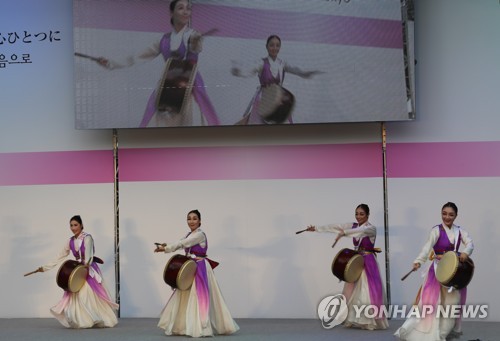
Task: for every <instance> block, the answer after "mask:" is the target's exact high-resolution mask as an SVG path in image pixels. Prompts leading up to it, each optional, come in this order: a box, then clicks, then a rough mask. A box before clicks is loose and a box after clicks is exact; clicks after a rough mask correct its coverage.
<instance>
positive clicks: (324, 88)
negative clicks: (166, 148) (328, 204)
mask: <svg viewBox="0 0 500 341" xmlns="http://www.w3.org/2000/svg"><path fill="white" fill-rule="evenodd" d="M405 4H406V2H404V3H402V2H401V0H376V1H374V0H272V1H271V0H191V1H188V0H180V1H174V2H173V3H172V2H170V1H165V0H74V2H73V12H74V49H75V51H74V52H75V57H74V58H75V100H76V127H77V128H78V129H100V128H149V127H177V126H216V125H224V126H231V125H260V124H311V123H314V124H318V123H336V122H373V121H403V120H411V119H413V118H414V117H415V110H414V92H413V77H412V70H411V69H412V67H413V63H412V62H408V60H413V58H412V57H411V52H412V51H413V46H412V45H413V39H412V37H411V32H412V30H411V28H412V25H411V24H409V21H408V20H407V19H408V17H407V14H408V11H407V8H406V7H405ZM410 19H411V18H410ZM410 21H411V20H410Z"/></svg>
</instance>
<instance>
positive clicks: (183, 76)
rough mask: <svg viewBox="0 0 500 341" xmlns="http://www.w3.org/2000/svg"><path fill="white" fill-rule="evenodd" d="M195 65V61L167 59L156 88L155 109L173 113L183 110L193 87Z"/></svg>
mask: <svg viewBox="0 0 500 341" xmlns="http://www.w3.org/2000/svg"><path fill="white" fill-rule="evenodd" d="M196 66H197V64H196V63H194V62H190V61H187V60H182V59H175V58H169V59H167V62H166V65H165V69H164V71H163V77H162V79H161V80H160V83H159V84H158V88H157V90H156V110H158V111H159V112H170V113H174V114H180V113H182V112H184V107H185V105H186V103H187V102H188V101H189V97H190V96H191V91H192V89H193V82H194V77H195V75H196Z"/></svg>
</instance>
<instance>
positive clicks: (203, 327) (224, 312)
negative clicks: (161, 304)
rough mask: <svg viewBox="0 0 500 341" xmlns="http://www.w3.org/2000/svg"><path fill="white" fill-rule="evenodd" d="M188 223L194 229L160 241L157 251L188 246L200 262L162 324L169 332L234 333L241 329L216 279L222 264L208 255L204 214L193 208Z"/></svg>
mask: <svg viewBox="0 0 500 341" xmlns="http://www.w3.org/2000/svg"><path fill="white" fill-rule="evenodd" d="M187 224H188V227H189V229H190V232H189V233H188V234H187V236H186V237H184V238H182V239H180V240H179V241H176V242H173V243H168V244H159V243H157V246H156V249H155V250H154V252H165V253H170V252H174V251H177V250H180V249H184V251H185V253H186V256H187V258H189V259H192V260H194V261H195V262H196V272H195V274H194V280H193V281H192V284H190V287H189V288H188V289H186V290H180V289H179V288H176V289H174V292H173V294H172V296H171V297H170V299H169V300H168V302H167V304H166V305H165V308H163V311H162V312H161V316H160V321H159V322H158V327H160V328H162V329H164V330H165V334H166V335H189V336H192V337H204V336H213V335H214V334H224V335H227V334H233V333H235V332H236V331H238V330H239V329H240V328H239V327H238V325H237V324H236V322H235V321H234V320H233V318H232V317H231V314H230V312H229V309H228V308H227V306H226V303H225V302H224V298H223V297H222V293H221V291H220V289H219V285H218V284H217V280H216V279H215V275H214V272H213V270H212V267H215V266H217V265H218V263H216V262H214V261H212V260H210V259H208V258H207V250H208V241H207V236H206V235H205V232H203V231H202V230H201V228H200V226H201V213H200V212H199V211H198V210H192V211H190V212H189V213H188V215H187ZM176 277H177V276H176Z"/></svg>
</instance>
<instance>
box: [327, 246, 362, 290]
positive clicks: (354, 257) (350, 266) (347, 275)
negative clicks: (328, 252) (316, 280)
mask: <svg viewBox="0 0 500 341" xmlns="http://www.w3.org/2000/svg"><path fill="white" fill-rule="evenodd" d="M364 266H365V260H364V259H363V256H361V255H360V254H359V253H358V252H357V251H354V250H351V249H347V248H346V249H342V250H340V251H339V252H338V253H337V255H336V256H335V258H334V259H333V262H332V273H333V274H334V275H335V277H337V278H338V279H340V280H341V281H344V282H347V283H354V282H356V281H357V280H358V279H359V276H361V272H362V271H363V269H364Z"/></svg>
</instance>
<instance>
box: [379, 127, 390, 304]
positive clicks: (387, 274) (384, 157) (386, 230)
mask: <svg viewBox="0 0 500 341" xmlns="http://www.w3.org/2000/svg"><path fill="white" fill-rule="evenodd" d="M381 128H382V131H381V133H382V164H383V185H384V240H385V290H386V296H387V304H389V305H390V304H391V273H390V267H389V209H388V200H387V154H386V147H387V131H386V129H385V122H382V126H381Z"/></svg>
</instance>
